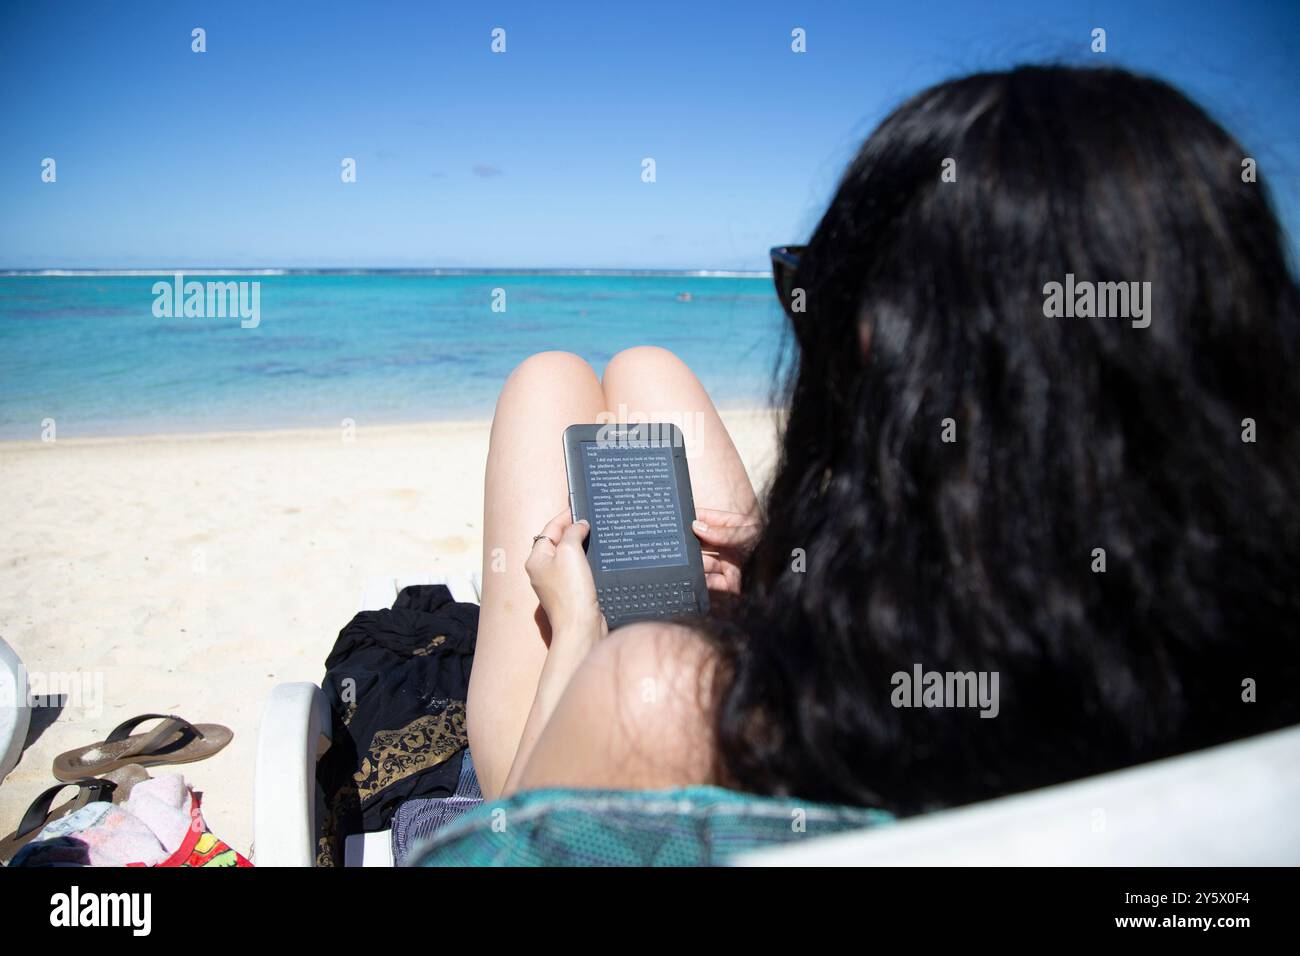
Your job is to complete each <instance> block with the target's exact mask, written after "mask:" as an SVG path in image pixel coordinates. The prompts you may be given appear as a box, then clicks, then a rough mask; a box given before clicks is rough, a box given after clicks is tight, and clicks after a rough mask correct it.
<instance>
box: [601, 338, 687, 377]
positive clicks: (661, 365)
mask: <svg viewBox="0 0 1300 956" xmlns="http://www.w3.org/2000/svg"><path fill="white" fill-rule="evenodd" d="M681 372H685V373H687V374H692V373H691V370H690V368H689V367H688V366H687V364H686V363H685V362H683V361H682V360H681V359H679V358H678V357H677V356H676V355H675V354H674V353H673V352H670V351H669V350H668V349H665V348H660V347H659V346H658V345H635V346H633V347H632V348H630V349H624V350H623V351H621V352H619V353H618V354H617V355H615V356H614V357H613V358H612V359H610V360H609V362H608V364H606V366H605V377H604V382H605V384H606V385H609V384H610V383H612V382H616V381H618V380H620V379H636V378H647V377H650V376H654V377H662V376H663V375H664V374H665V373H681Z"/></svg>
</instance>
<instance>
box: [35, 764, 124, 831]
mask: <svg viewBox="0 0 1300 956" xmlns="http://www.w3.org/2000/svg"><path fill="white" fill-rule="evenodd" d="M64 787H76V788H77V790H78V794H77V799H78V800H79V801H80V805H79V806H77V807H76V808H75V809H77V810H80V809H81V808H82V807H84V806H85V805H86V804H88V803H94V802H95V801H97V800H107V799H108V797H109V794H111V793H112V792H113V791H114V790H116V789H117V784H115V783H114V782H113V781H112V780H97V779H95V778H94V777H83V778H82V779H80V780H70V781H68V782H67V783H56V784H55V785H54V786H52V787H50V788H49V789H48V790H43V791H41V793H40V794H39V795H38V796H37V797H36V799H35V800H33V801H32V805H31V806H30V807H28V808H27V812H26V813H24V814H23V818H22V820H20V821H19V823H18V829H17V831H16V832H15V833H14V836H24V835H25V834H28V833H31V832H32V831H34V830H39V829H41V828H42V827H43V826H45V821H46V819H47V818H48V817H49V815H50V806H51V805H52V804H53V803H54V796H55V794H57V793H58V792H59V791H60V790H62V789H63V788H64ZM82 797H85V799H84V800H83V799H82Z"/></svg>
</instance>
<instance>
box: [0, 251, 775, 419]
mask: <svg viewBox="0 0 1300 956" xmlns="http://www.w3.org/2000/svg"><path fill="white" fill-rule="evenodd" d="M184 279H185V281H186V282H188V281H191V280H196V281H200V282H207V281H222V282H225V281H247V282H252V281H256V282H259V283H260V289H259V302H258V305H259V309H258V313H259V315H258V318H259V321H258V324H257V325H256V327H255V328H245V327H243V326H244V325H247V324H251V319H246V320H244V321H242V322H241V319H240V317H238V316H228V317H218V316H215V315H208V316H192V317H185V316H184V315H181V316H179V317H177V316H176V315H174V314H173V315H171V316H168V315H166V314H164V315H157V314H155V313H156V312H164V313H165V312H166V311H167V310H166V309H164V308H163V305H162V300H163V299H166V300H167V304H168V305H171V304H172V303H173V299H172V297H171V296H169V295H167V294H163V295H161V296H156V295H155V294H154V291H153V289H154V284H155V283H156V282H159V281H160V280H161V281H169V282H171V281H174V280H173V278H172V276H170V275H163V274H159V273H150V274H147V275H144V274H140V275H7V276H2V277H0V438H5V439H13V438H26V439H34V438H39V437H40V436H41V433H42V422H43V421H45V420H46V419H53V420H54V422H55V423H56V427H57V434H58V437H60V438H64V437H74V436H83V435H114V434H152V433H158V432H192V431H220V430H241V429H269V428H287V427H311V426H331V427H337V426H338V425H339V423H340V422H341V421H342V420H344V419H348V418H350V419H353V420H354V421H355V422H356V423H357V425H358V427H360V426H362V425H364V424H368V423H369V424H377V423H391V422H402V421H423V420H429V419H458V418H460V419H463V418H487V417H489V416H490V415H491V413H492V408H493V405H494V403H495V401H496V395H497V392H498V391H499V389H500V387H501V384H502V382H504V381H505V378H506V376H507V375H508V374H509V373H510V370H511V369H512V368H514V366H515V365H517V364H518V363H519V362H520V361H521V360H522V359H524V358H525V357H527V356H528V355H530V354H532V353H534V352H538V351H542V350H545V349H564V350H567V351H571V352H576V353H578V354H579V355H582V356H583V357H584V358H586V359H587V360H588V361H590V362H591V363H592V365H593V366H594V367H595V369H596V371H597V372H600V371H602V370H603V368H604V365H605V363H606V362H607V361H608V360H609V359H610V357H611V356H613V355H614V354H615V353H617V352H618V351H620V350H621V349H625V348H628V347H630V346H634V345H660V346H663V347H665V348H668V349H671V350H673V351H674V352H676V353H677V354H678V355H680V356H681V357H682V358H683V359H684V360H685V361H686V362H687V363H689V364H690V365H691V367H692V368H693V369H695V371H696V374H698V375H699V377H700V379H701V381H702V382H703V383H704V384H705V386H706V387H707V388H708V389H709V391H710V393H711V394H712V395H713V397H714V401H715V403H716V404H718V405H719V407H724V408H725V407H736V406H744V405H757V404H766V402H767V401H768V400H769V399H770V397H771V395H772V383H773V377H774V370H775V368H776V364H777V361H778V358H779V351H780V348H781V343H782V340H783V320H782V317H781V311H780V307H779V305H778V304H777V301H776V298H775V296H774V294H773V292H772V286H771V280H770V279H769V278H766V277H750V276H745V277H736V276H707V275H695V274H691V275H684V274H674V275H663V274H656V275H588V274H584V275H571V274H523V275H520V274H499V275H494V274H487V273H480V274H458V275H432V274H394V273H360V274H356V273H349V274H266V275H249V274H240V275H217V274H202V273H194V274H192V275H191V274H188V273H187V274H186V275H185V277H184ZM497 289H500V290H504V295H505V298H504V305H505V310H504V311H494V310H493V307H492V306H493V303H494V301H496V302H498V303H499V302H500V293H495V298H494V290H497ZM246 294H250V295H251V287H249V288H247V289H246ZM246 301H247V300H246ZM207 304H208V303H207V302H206V299H205V302H204V310H205V311H206V310H207ZM247 304H249V305H251V301H248V302H247ZM651 411H653V410H651Z"/></svg>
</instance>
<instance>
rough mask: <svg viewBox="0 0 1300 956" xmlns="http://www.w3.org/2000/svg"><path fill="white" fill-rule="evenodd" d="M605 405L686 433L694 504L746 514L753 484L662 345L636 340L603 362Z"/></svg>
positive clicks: (709, 407) (698, 390)
mask: <svg viewBox="0 0 1300 956" xmlns="http://www.w3.org/2000/svg"><path fill="white" fill-rule="evenodd" d="M603 388H604V392H605V402H606V407H607V408H608V409H609V410H610V412H611V413H613V414H615V415H621V414H624V411H620V409H621V408H622V409H623V410H625V413H626V415H627V417H628V420H629V421H631V422H637V421H661V422H662V421H671V422H673V423H674V424H676V425H678V427H680V428H681V429H682V431H683V433H684V434H685V436H686V457H687V460H688V462H689V464H690V469H691V494H692V495H693V496H694V497H695V506H696V507H697V508H712V509H714V510H716V511H734V512H736V513H738V514H749V513H751V512H752V511H753V510H754V507H755V498H754V487H753V485H751V484H750V482H749V475H748V474H747V473H746V472H745V466H744V464H743V463H742V462H741V460H740V454H739V453H738V452H737V451H736V446H735V444H734V443H733V442H732V441H731V435H730V434H728V432H727V426H726V425H724V424H722V419H721V418H719V417H718V411H717V409H715V408H714V407H713V401H712V400H711V399H710V398H709V393H708V392H706V391H705V390H704V386H703V385H701V384H700V381H699V379H697V378H696V377H695V373H694V372H692V371H691V370H690V368H689V367H688V366H687V365H686V363H685V362H683V361H682V360H681V359H679V358H678V357H677V356H676V355H674V354H673V353H672V352H669V351H668V350H667V349H661V348H656V347H654V346H649V345H642V346H638V347H637V348H631V349H626V350H625V351H622V352H619V353H618V354H617V355H615V356H614V357H613V358H612V359H610V360H609V364H608V365H607V366H605V378H604V382H603Z"/></svg>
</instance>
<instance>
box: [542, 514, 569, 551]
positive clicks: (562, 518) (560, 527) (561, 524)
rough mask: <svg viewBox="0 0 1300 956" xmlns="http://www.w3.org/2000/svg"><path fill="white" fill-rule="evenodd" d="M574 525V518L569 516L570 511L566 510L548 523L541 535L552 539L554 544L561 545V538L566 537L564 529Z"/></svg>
mask: <svg viewBox="0 0 1300 956" xmlns="http://www.w3.org/2000/svg"><path fill="white" fill-rule="evenodd" d="M572 524H573V516H572V515H571V514H569V509H568V508H565V509H564V510H563V511H561V512H560V513H559V514H557V515H556V516H555V517H554V518H552V519H551V520H550V521H548V522H546V527H545V528H543V529H542V531H541V533H542V534H544V535H546V537H548V538H550V539H551V542H552V543H554V544H559V543H560V538H562V537H563V536H564V529H565V528H567V527H569V526H570V525H572Z"/></svg>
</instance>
